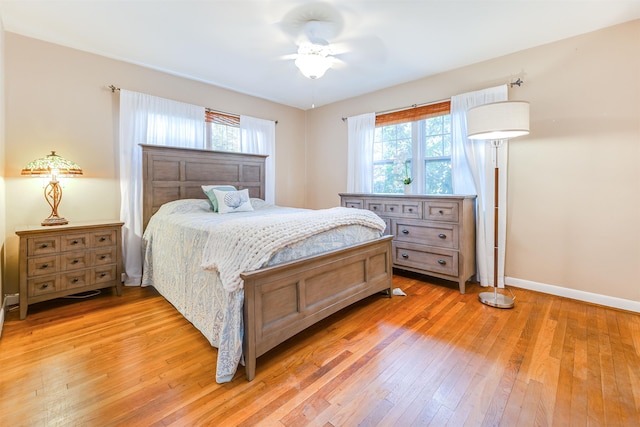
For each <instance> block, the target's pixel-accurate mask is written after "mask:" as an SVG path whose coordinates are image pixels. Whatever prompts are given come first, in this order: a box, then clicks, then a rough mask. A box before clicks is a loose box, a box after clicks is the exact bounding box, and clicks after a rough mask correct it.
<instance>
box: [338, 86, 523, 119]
mask: <svg viewBox="0 0 640 427" xmlns="http://www.w3.org/2000/svg"><path fill="white" fill-rule="evenodd" d="M523 83H524V80H522V79H521V78H520V77H518V79H517V80H516V81H515V82H510V83H509V87H514V86H518V87H520V86H522V84H523ZM450 99H451V98H448V99H441V100H439V101H432V102H425V103H423V104H412V105H409V106H406V107H400V108H393V109H391V110H385V111H376V113H375V114H376V116H377V115H380V114H388V113H395V112H396V111H403V110H408V109H409V108H418V107H424V106H425V105H432V104H439V103H440V102H445V101H448V100H450ZM347 119H348V117H342V121H343V122H346V121H347Z"/></svg>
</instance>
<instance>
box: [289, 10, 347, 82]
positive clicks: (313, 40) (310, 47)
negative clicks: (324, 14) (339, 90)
mask: <svg viewBox="0 0 640 427" xmlns="http://www.w3.org/2000/svg"><path fill="white" fill-rule="evenodd" d="M332 26H333V25H332V23H331V22H327V21H316V20H310V21H307V22H306V23H304V25H303V31H302V34H301V36H300V38H299V41H298V53H297V54H295V64H296V67H298V69H299V70H300V72H301V73H302V74H303V75H304V76H305V77H307V78H309V79H312V80H314V79H319V78H320V77H322V76H323V75H324V73H325V72H326V71H327V70H328V69H329V68H331V66H332V65H333V63H334V61H335V60H336V59H337V58H335V57H334V56H333V51H332V50H331V46H330V45H329V42H328V40H327V39H326V38H324V37H323V36H324V35H326V34H328V33H329V30H328V29H329V28H330V27H332Z"/></svg>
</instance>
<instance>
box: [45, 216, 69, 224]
mask: <svg viewBox="0 0 640 427" xmlns="http://www.w3.org/2000/svg"><path fill="white" fill-rule="evenodd" d="M41 224H42V225H65V224H69V221H67V220H66V219H64V218H60V217H57V216H56V217H49V218H47V219H45V220H44V221H42V222H41Z"/></svg>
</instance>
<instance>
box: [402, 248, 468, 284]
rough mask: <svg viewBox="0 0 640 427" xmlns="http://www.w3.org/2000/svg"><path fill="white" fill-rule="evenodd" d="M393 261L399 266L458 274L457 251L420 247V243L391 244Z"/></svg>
mask: <svg viewBox="0 0 640 427" xmlns="http://www.w3.org/2000/svg"><path fill="white" fill-rule="evenodd" d="M393 258H394V259H393V262H394V264H398V265H400V266H402V265H404V266H407V267H412V268H419V269H421V270H426V271H430V272H434V273H440V274H446V275H448V276H457V275H458V252H457V251H445V250H437V249H432V248H425V247H421V246H420V245H411V244H401V243H397V244H394V245H393Z"/></svg>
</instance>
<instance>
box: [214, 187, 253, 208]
mask: <svg viewBox="0 0 640 427" xmlns="http://www.w3.org/2000/svg"><path fill="white" fill-rule="evenodd" d="M213 193H214V194H215V195H216V199H217V200H218V213H221V214H224V213H231V212H247V211H252V210H253V206H251V199H249V189H247V188H245V189H244V190H240V191H220V190H216V189H215V188H214V189H213Z"/></svg>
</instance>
